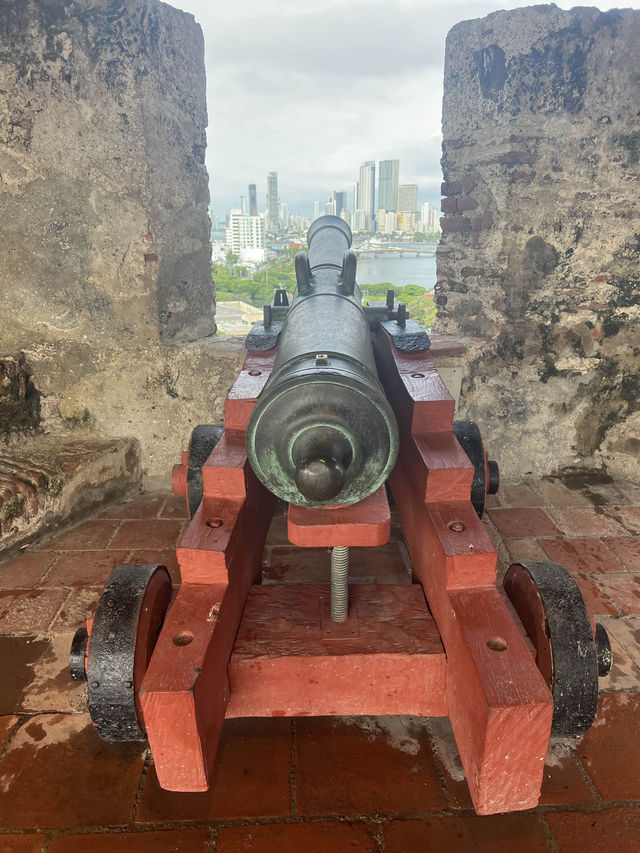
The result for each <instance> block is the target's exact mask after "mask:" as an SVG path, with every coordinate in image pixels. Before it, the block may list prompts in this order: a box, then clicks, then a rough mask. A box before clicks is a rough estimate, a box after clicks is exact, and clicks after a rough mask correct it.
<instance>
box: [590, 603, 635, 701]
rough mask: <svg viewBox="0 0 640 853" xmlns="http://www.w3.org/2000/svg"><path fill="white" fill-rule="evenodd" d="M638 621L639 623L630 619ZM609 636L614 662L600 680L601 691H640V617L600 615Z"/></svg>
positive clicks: (599, 620) (600, 620)
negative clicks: (639, 640) (630, 623)
mask: <svg viewBox="0 0 640 853" xmlns="http://www.w3.org/2000/svg"><path fill="white" fill-rule="evenodd" d="M633 620H636V625H629V624H628V623H629V622H632V621H633ZM598 622H600V623H601V624H602V625H603V626H604V628H605V629H606V631H607V634H608V635H609V643H610V644H611V655H612V658H613V662H612V665H611V669H610V670H609V673H608V674H607V675H605V676H604V677H603V678H599V679H598V686H599V688H600V692H601V693H619V692H621V691H625V692H628V693H640V645H639V644H638V640H637V639H636V638H637V637H640V633H636V632H637V631H638V629H639V628H640V616H600V617H599V618H598Z"/></svg>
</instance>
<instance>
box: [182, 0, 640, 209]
mask: <svg viewBox="0 0 640 853" xmlns="http://www.w3.org/2000/svg"><path fill="white" fill-rule="evenodd" d="M173 4H174V5H177V6H179V7H180V8H182V9H184V10H185V11H187V12H190V13H192V14H194V15H195V17H196V20H197V21H198V22H199V23H200V25H201V26H202V29H203V34H204V44H205V64H206V72H207V103H208V113H209V128H208V131H207V153H206V164H207V169H208V172H209V177H210V187H211V199H212V205H213V210H214V211H215V212H216V213H217V214H218V215H222V214H224V212H225V211H226V210H229V209H231V207H234V206H237V205H238V200H239V199H238V197H239V195H240V194H241V193H246V186H247V183H248V182H249V181H252V182H255V183H256V184H257V185H258V191H259V193H260V195H261V194H262V192H263V191H264V189H263V185H264V176H265V175H266V174H267V173H268V172H269V171H276V172H278V173H279V175H280V185H279V191H280V196H281V198H286V199H287V201H288V204H289V206H290V208H291V209H295V210H298V211H299V212H300V213H306V214H307V215H309V216H311V215H312V213H313V202H314V201H315V200H316V199H321V200H322V199H324V198H326V192H327V191H331V189H341V190H344V189H348V188H351V187H352V185H353V174H352V165H353V164H354V163H355V164H359V163H363V162H365V161H367V160H372V159H373V158H374V157H376V158H379V159H380V160H386V159H388V158H392V157H399V158H400V160H401V161H402V163H403V164H404V166H405V169H406V174H407V175H411V180H412V181H413V182H415V183H417V184H418V185H419V187H420V196H419V199H418V201H419V204H422V203H423V202H424V201H429V202H431V203H432V204H438V202H439V196H440V192H439V190H440V182H441V180H442V175H441V168H440V157H441V107H442V79H443V59H444V45H445V38H446V34H447V32H448V31H449V29H451V27H452V26H454V25H455V24H456V23H458V22H459V21H463V20H467V19H470V18H479V17H483V16H485V15H487V14H489V13H491V12H494V11H496V10H497V9H501V8H503V9H504V8H507V9H511V8H516V7H519V6H526V5H530V0H448V2H445V0H438V2H436V0H350V2H349V3H348V4H344V3H343V4H338V3H337V2H336V0H237V2H236V3H233V4H212V3H210V2H209V0H173ZM557 5H558V6H559V7H561V8H565V9H567V8H571V6H573V5H575V3H572V2H565V0H557ZM593 5H595V6H597V7H598V8H600V9H603V10H605V9H611V8H614V7H615V6H617V5H619V3H616V2H615V0H604V2H595V3H594V4H593ZM626 5H631V6H634V7H635V6H637V5H638V0H631V2H630V3H627V4H626Z"/></svg>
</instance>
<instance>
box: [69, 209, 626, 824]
mask: <svg viewBox="0 0 640 853" xmlns="http://www.w3.org/2000/svg"><path fill="white" fill-rule="evenodd" d="M308 242H309V248H310V252H309V256H307V255H306V254H304V253H299V254H298V256H297V257H296V276H297V284H298V286H297V289H296V293H295V296H294V299H293V301H292V303H291V305H289V303H288V299H287V295H286V293H284V292H283V291H279V292H277V293H276V295H275V298H274V301H273V303H272V304H271V305H270V306H265V314H264V320H263V322H262V323H259V324H256V326H255V327H254V329H253V330H252V332H251V334H250V335H249V337H248V339H247V350H248V351H247V356H246V359H245V362H244V366H243V369H242V371H241V373H240V375H239V376H238V377H237V379H236V381H235V383H234V385H233V387H232V388H231V390H230V391H229V394H228V397H227V400H226V403H225V417H224V428H222V427H207V426H202V427H197V428H196V430H194V433H193V436H192V439H191V443H190V448H189V451H188V452H187V453H184V454H183V458H182V464H181V465H178V466H176V468H175V469H174V473H173V489H174V492H175V493H177V494H182V495H185V497H186V499H187V503H188V506H189V510H190V514H191V516H192V518H191V521H190V523H189V525H188V527H187V529H186V531H185V533H184V535H183V537H182V539H181V541H180V543H179V545H178V548H177V558H178V562H179V565H180V573H181V581H182V583H181V586H180V588H179V591H178V593H177V596H176V598H175V601H173V603H172V604H171V605H170V600H171V594H172V588H171V582H170V579H169V575H168V573H167V571H166V569H165V568H164V567H162V566H120V567H118V568H117V569H116V570H115V571H114V572H113V574H112V575H111V577H110V579H109V581H108V583H107V585H106V587H105V590H104V593H103V595H102V597H101V599H100V602H99V605H98V609H97V612H96V615H95V618H94V619H93V620H92V621H89V622H88V623H87V628H86V629H84V628H83V629H80V631H78V633H77V634H76V637H75V638H74V642H73V647H72V652H71V660H70V668H71V673H72V675H73V677H75V678H78V679H85V678H86V679H87V690H88V698H89V708H90V712H91V715H92V719H93V722H94V725H95V726H96V728H97V731H98V734H100V735H101V736H102V737H103V738H105V739H106V740H110V741H120V740H143V739H145V738H147V739H148V741H149V745H150V747H151V750H152V753H153V757H154V761H155V767H156V771H157V775H158V779H159V781H160V784H161V785H162V786H163V787H164V788H167V789H169V790H176V791H202V790H205V789H206V788H207V787H208V780H209V778H210V774H211V770H212V767H213V765H214V762H215V759H216V749H217V745H218V741H219V738H220V732H221V729H222V725H223V722H224V719H225V717H259V716H283V715H284V716H308V715H332V714H339V715H341V714H348V715H357V714H366V715H369V714H371V715H389V714H402V715H404V714H411V715H418V716H425V717H428V716H445V715H448V716H449V718H450V720H451V724H452V727H453V731H454V734H455V738H456V742H457V744H458V748H459V750H460V755H461V758H462V764H463V767H464V770H465V774H466V778H467V782H468V785H469V790H470V792H471V796H472V798H473V803H474V806H475V809H476V811H477V812H478V813H479V814H491V813H494V812H504V811H512V810H517V809H527V808H531V807H533V806H535V805H536V804H537V802H538V797H539V793H540V785H541V781H542V772H543V766H544V759H545V756H546V753H547V749H548V743H549V738H550V735H551V733H552V731H553V733H554V734H558V735H567V736H571V735H578V734H582V733H583V732H584V731H586V729H587V728H588V727H589V726H590V725H591V723H592V721H593V718H594V714H595V708H596V702H597V694H598V675H599V674H600V675H602V674H604V673H605V672H606V671H608V667H609V666H610V663H611V661H610V648H609V646H608V640H607V637H606V633H605V632H604V629H603V628H602V627H601V626H599V625H598V626H596V625H594V624H592V622H591V621H590V619H589V617H588V615H587V612H586V609H585V605H584V602H583V600H582V597H581V594H580V592H579V590H578V588H577V587H576V585H575V583H574V581H573V580H572V579H571V577H570V575H569V574H568V573H567V572H566V571H565V570H564V569H563V568H562V567H561V566H559V565H558V564H556V563H532V564H524V563H523V564H515V565H513V566H511V567H510V569H509V570H508V572H507V575H506V577H505V580H504V584H503V589H502V590H501V589H500V588H499V587H498V586H497V584H496V564H497V555H496V552H495V549H494V547H493V545H492V543H491V541H490V539H489V537H488V535H487V532H486V530H485V528H484V526H483V524H482V522H481V520H480V517H481V516H482V512H483V509H484V501H485V495H486V494H487V493H488V492H491V491H495V490H496V489H497V486H498V471H497V466H496V465H495V463H493V462H489V460H488V457H487V455H486V453H485V450H484V447H483V443H482V439H481V437H480V433H479V431H478V428H477V427H476V425H475V424H473V423H468V422H454V420H453V416H454V400H453V398H452V397H451V395H450V394H449V392H448V391H447V389H446V387H445V385H444V384H443V382H442V380H441V378H440V376H439V375H438V372H437V370H436V369H435V367H434V364H433V360H432V357H431V354H430V351H429V347H430V342H429V339H428V336H427V335H426V333H425V332H424V330H422V329H421V328H420V327H419V326H418V324H417V323H415V322H414V321H413V320H411V319H410V318H408V317H407V313H406V310H405V307H404V306H403V305H402V304H398V303H396V302H395V301H394V298H393V293H392V292H390V293H389V295H388V298H387V301H386V303H381V304H374V305H368V306H365V307H364V308H363V306H362V304H361V298H360V293H359V290H358V287H357V285H356V281H355V273H356V258H355V254H354V253H353V252H351V251H350V250H349V247H350V245H351V233H350V231H349V228H348V227H347V226H346V224H345V223H344V222H343V221H342V220H340V219H338V218H336V217H322V218H320V219H319V220H316V222H314V224H313V225H312V226H311V229H310V231H309V235H308ZM387 488H388V489H389V490H390V493H391V495H392V499H393V501H394V502H395V505H396V507H397V510H398V513H399V517H400V521H401V524H402V529H403V532H404V536H405V538H406V541H407V544H408V548H409V553H410V557H411V565H412V570H413V583H411V584H406V585H401V584H398V585H387V584H385V585H375V584H361V585H357V586H356V585H352V586H351V587H349V584H348V562H349V550H348V549H349V548H350V547H351V546H357V547H370V548H375V547H377V546H380V545H383V544H384V543H385V542H387V541H388V538H389V535H390V509H389V500H388V492H387ZM276 497H279V498H281V499H283V500H286V501H287V502H288V503H289V508H288V536H289V539H290V541H291V542H292V543H293V544H295V545H297V546H299V547H300V548H309V547H316V548H317V547H327V548H330V549H332V550H331V556H330V558H329V556H328V557H327V562H328V565H327V576H329V574H330V576H331V582H330V583H328V584H326V585H314V584H269V585H264V586H263V585H261V584H260V579H261V563H262V555H263V549H264V545H265V541H266V537H267V532H268V529H269V525H270V523H271V520H272V516H273V513H274V508H275V505H276ZM329 561H330V563H331V565H330V567H329Z"/></svg>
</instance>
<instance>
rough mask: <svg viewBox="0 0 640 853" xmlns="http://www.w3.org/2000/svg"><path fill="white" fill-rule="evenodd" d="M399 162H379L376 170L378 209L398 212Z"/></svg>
mask: <svg viewBox="0 0 640 853" xmlns="http://www.w3.org/2000/svg"><path fill="white" fill-rule="evenodd" d="M399 178H400V161H399V160H380V163H379V170H378V207H379V208H382V209H383V210H398V181H399Z"/></svg>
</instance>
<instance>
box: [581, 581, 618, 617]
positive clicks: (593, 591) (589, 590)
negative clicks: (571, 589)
mask: <svg viewBox="0 0 640 853" xmlns="http://www.w3.org/2000/svg"><path fill="white" fill-rule="evenodd" d="M593 578H594V575H589V576H587V575H574V576H573V579H574V580H575V582H576V583H577V584H578V586H579V587H580V592H581V593H582V597H583V598H584V603H585V605H586V607H587V612H588V613H589V615H590V616H617V615H618V614H619V613H620V611H619V610H618V608H617V607H616V606H615V605H614V604H613V603H612V602H611V601H609V599H608V598H607V596H606V595H605V594H604V593H603V592H602V590H600V589H599V588H598V587H597V586H596V583H595V581H594V580H593Z"/></svg>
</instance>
